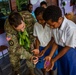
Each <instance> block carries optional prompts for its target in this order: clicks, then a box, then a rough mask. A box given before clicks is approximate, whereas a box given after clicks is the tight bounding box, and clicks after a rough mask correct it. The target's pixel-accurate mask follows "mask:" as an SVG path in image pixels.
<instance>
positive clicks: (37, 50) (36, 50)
mask: <svg viewBox="0 0 76 75" xmlns="http://www.w3.org/2000/svg"><path fill="white" fill-rule="evenodd" d="M39 44H40V42H39V40H38V38H37V37H36V40H35V49H34V50H32V52H33V54H34V55H39Z"/></svg>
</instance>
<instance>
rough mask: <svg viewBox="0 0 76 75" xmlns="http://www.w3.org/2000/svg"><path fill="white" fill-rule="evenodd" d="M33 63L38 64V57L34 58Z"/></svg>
mask: <svg viewBox="0 0 76 75" xmlns="http://www.w3.org/2000/svg"><path fill="white" fill-rule="evenodd" d="M34 58H35V59H34ZM32 61H33V63H34V64H37V62H38V57H35V56H34V57H33V58H32Z"/></svg>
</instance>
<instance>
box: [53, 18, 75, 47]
mask: <svg viewBox="0 0 76 75" xmlns="http://www.w3.org/2000/svg"><path fill="white" fill-rule="evenodd" d="M53 35H54V38H55V42H56V43H57V44H58V45H61V46H63V47H64V46H69V47H73V48H75V47H76V24H75V23H73V22H72V21H70V20H68V19H67V18H66V17H64V21H63V23H62V25H61V27H60V29H58V28H56V29H53Z"/></svg>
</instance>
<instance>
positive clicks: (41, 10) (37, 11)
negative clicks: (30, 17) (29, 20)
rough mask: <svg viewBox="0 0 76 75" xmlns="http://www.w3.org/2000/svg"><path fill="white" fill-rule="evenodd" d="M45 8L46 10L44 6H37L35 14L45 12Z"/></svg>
mask: <svg viewBox="0 0 76 75" xmlns="http://www.w3.org/2000/svg"><path fill="white" fill-rule="evenodd" d="M44 10H45V8H43V7H37V8H36V9H35V11H34V13H35V16H38V15H40V14H43V12H44Z"/></svg>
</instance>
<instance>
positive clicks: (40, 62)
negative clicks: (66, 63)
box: [36, 46, 57, 70]
mask: <svg viewBox="0 0 76 75" xmlns="http://www.w3.org/2000/svg"><path fill="white" fill-rule="evenodd" d="M44 48H45V47H41V46H40V47H39V50H40V52H41V51H42V50H44ZM51 48H52V47H50V48H48V49H47V51H46V52H45V54H44V55H43V56H42V57H40V58H39V62H38V63H37V64H36V68H38V69H43V68H44V63H45V60H43V59H44V58H45V57H46V56H48V55H49V53H50V51H51ZM56 55H57V51H56V52H55V54H54V56H53V57H55V56H56ZM56 67H57V63H55V65H54V68H53V70H55V69H56Z"/></svg>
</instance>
